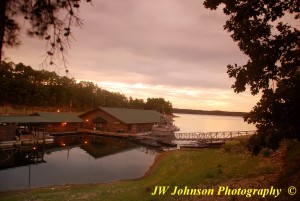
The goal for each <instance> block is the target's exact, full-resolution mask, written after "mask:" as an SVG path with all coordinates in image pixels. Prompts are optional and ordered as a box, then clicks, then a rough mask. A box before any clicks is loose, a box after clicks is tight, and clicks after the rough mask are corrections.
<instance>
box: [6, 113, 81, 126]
mask: <svg viewBox="0 0 300 201" xmlns="http://www.w3.org/2000/svg"><path fill="white" fill-rule="evenodd" d="M63 122H66V123H80V122H83V120H82V119H81V118H79V117H78V116H76V115H75V114H72V113H63V112H62V113H61V112H60V113H57V112H37V113H33V114H31V115H29V116H0V123H63Z"/></svg>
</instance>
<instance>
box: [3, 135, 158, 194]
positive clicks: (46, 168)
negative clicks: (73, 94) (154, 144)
mask: <svg viewBox="0 0 300 201" xmlns="http://www.w3.org/2000/svg"><path fill="white" fill-rule="evenodd" d="M157 152H158V151H157V150H155V149H151V148H147V147H143V146H140V145H137V144H135V143H132V142H130V141H127V140H121V139H114V138H102V137H97V136H86V135H82V136H63V137H59V138H56V139H55V143H54V144H52V145H48V146H47V147H45V148H44V149H41V148H39V149H36V150H33V149H32V147H31V148H28V151H25V150H23V151H22V152H19V153H12V152H7V151H2V152H1V153H0V190H1V191H3V190H10V189H19V188H30V187H40V186H51V185H61V184H67V183H99V182H111V181H116V180H121V179H133V178H137V177H140V176H142V175H143V174H144V173H145V172H146V171H147V170H148V168H149V167H150V166H151V165H152V163H153V161H154V157H155V155H156V154H157Z"/></svg>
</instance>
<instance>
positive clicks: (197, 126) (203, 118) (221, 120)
mask: <svg viewBox="0 0 300 201" xmlns="http://www.w3.org/2000/svg"><path fill="white" fill-rule="evenodd" d="M174 115H176V116H178V117H176V118H174V120H175V121H174V123H175V125H176V126H177V127H179V128H180V131H179V132H180V133H185V132H217V131H250V130H256V128H255V126H254V125H253V124H248V123H246V122H244V119H243V118H242V117H231V116H214V115H195V114H174Z"/></svg>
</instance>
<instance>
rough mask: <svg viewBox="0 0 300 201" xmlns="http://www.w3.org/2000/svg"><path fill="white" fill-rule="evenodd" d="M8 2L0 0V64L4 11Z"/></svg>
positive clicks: (0, 58) (0, 59)
mask: <svg viewBox="0 0 300 201" xmlns="http://www.w3.org/2000/svg"><path fill="white" fill-rule="evenodd" d="M7 2H8V0H0V63H1V61H2V47H3V39H4V31H5V11H6V5H7Z"/></svg>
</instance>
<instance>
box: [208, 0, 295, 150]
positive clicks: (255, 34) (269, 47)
mask: <svg viewBox="0 0 300 201" xmlns="http://www.w3.org/2000/svg"><path fill="white" fill-rule="evenodd" d="M221 4H223V11H224V13H225V14H226V15H229V16H230V19H229V20H227V21H226V24H225V26H224V29H226V30H227V31H228V32H229V33H230V34H231V37H232V39H233V40H234V41H235V42H238V46H239V48H240V50H241V51H242V52H243V53H244V54H246V55H248V56H249V60H248V62H247V63H246V64H244V65H237V64H234V65H228V66H227V68H228V70H227V72H228V75H229V77H234V78H235V79H236V81H235V83H234V85H233V86H232V88H233V89H234V91H235V92H237V93H240V92H243V91H245V90H246V86H250V91H251V93H252V94H253V95H256V94H258V93H260V92H261V93H262V97H261V99H260V101H259V102H258V103H257V105H256V106H255V107H254V108H253V109H252V111H251V112H250V114H249V115H247V116H246V117H245V120H246V121H248V122H249V123H254V124H256V127H257V132H258V133H257V135H254V136H253V137H252V138H251V139H250V143H249V148H250V149H251V150H252V152H253V153H254V154H258V153H259V152H260V151H261V149H262V148H263V147H269V148H272V149H277V148H278V147H279V142H280V141H281V140H282V139H284V138H292V139H295V138H297V139H298V140H299V139H300V126H299V125H300V117H299V114H300V90H299V89H300V48H299V46H300V41H299V39H300V34H299V29H297V28H295V27H292V25H291V24H290V22H289V24H288V23H284V22H283V21H284V20H285V19H286V18H284V17H293V18H294V19H295V21H297V20H299V17H300V13H299V12H300V1H298V0H272V1H265V0H251V1H244V0H233V1H227V0H206V1H205V2H204V5H205V7H206V8H210V9H213V10H215V9H217V8H218V6H220V5H221ZM298 23H299V21H298Z"/></svg>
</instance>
